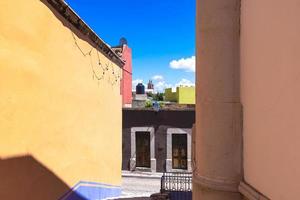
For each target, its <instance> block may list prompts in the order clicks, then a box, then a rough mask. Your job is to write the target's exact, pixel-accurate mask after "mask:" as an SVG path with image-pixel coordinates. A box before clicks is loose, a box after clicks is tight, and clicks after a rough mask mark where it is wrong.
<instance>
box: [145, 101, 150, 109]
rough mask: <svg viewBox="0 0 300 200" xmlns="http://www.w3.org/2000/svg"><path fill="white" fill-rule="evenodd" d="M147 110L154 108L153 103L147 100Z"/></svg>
mask: <svg viewBox="0 0 300 200" xmlns="http://www.w3.org/2000/svg"><path fill="white" fill-rule="evenodd" d="M145 108H152V101H150V100H147V101H146V103H145Z"/></svg>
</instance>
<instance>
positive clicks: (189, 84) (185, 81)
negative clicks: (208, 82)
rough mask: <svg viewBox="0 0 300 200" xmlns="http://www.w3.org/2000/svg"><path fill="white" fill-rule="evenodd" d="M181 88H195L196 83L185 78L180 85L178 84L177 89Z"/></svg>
mask: <svg viewBox="0 0 300 200" xmlns="http://www.w3.org/2000/svg"><path fill="white" fill-rule="evenodd" d="M179 86H189V87H190V86H195V83H193V82H192V81H190V80H187V79H185V78H183V79H181V80H180V81H179V82H178V83H176V87H179Z"/></svg>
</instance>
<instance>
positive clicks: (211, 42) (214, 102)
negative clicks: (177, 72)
mask: <svg viewBox="0 0 300 200" xmlns="http://www.w3.org/2000/svg"><path fill="white" fill-rule="evenodd" d="M239 17H240V0H197V20H196V23H197V26H196V29H197V56H196V57H197V61H196V63H197V68H196V82H197V83H196V85H197V98H196V99H197V103H196V128H195V129H196V134H195V147H194V150H195V160H194V176H193V183H194V184H193V199H194V200H206V199H209V200H227V199H228V200H236V199H241V195H240V194H239V192H238V185H239V182H240V180H241V177H242V136H241V132H242V131H241V127H242V126H241V123H242V120H241V119H242V109H241V104H240V92H239V84H240V80H239V77H240V72H239V28H240V24H239Z"/></svg>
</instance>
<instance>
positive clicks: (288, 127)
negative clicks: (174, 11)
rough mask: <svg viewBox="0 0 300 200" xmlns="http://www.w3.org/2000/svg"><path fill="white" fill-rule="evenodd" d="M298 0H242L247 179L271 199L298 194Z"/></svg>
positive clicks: (299, 163)
mask: <svg viewBox="0 0 300 200" xmlns="http://www.w3.org/2000/svg"><path fill="white" fill-rule="evenodd" d="M299 10H300V1H299V0H286V1H281V0H264V1H261V0H251V1H242V16H241V100H242V104H243V110H244V119H243V121H244V128H243V135H244V170H245V181H246V182H247V183H248V184H250V185H251V186H252V187H254V188H255V189H256V190H258V191H259V192H261V193H262V194H264V195H265V196H267V197H268V198H270V199H272V200H290V199H299V195H300V192H299V179H300V168H299V165H300V157H299V147H300V134H299V131H300V123H299V118H300V106H299V102H300V93H299V91H300V79H299V75H300V67H299V66H300V60H299V57H300V37H299V35H300V26H299V19H300V12H299Z"/></svg>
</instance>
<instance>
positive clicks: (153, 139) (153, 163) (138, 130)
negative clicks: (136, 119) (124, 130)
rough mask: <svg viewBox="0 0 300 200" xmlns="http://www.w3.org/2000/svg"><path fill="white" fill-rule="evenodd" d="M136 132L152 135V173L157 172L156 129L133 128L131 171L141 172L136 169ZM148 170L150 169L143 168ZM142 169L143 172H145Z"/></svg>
mask: <svg viewBox="0 0 300 200" xmlns="http://www.w3.org/2000/svg"><path fill="white" fill-rule="evenodd" d="M136 132H149V133H150V168H149V170H150V171H151V172H156V158H155V135H154V127H145V126H144V127H132V128H131V134H130V135H131V148H130V149H131V153H130V155H131V157H130V171H134V170H139V168H137V167H136V138H135V134H136ZM143 169H145V170H147V169H148V168H143ZM143 169H142V168H141V170H143Z"/></svg>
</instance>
